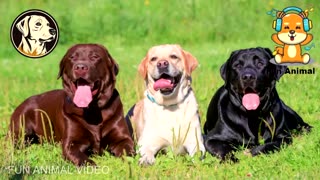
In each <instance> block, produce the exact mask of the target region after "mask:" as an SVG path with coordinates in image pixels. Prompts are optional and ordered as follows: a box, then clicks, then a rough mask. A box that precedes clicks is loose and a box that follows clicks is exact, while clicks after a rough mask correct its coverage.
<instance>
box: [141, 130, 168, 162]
mask: <svg viewBox="0 0 320 180" xmlns="http://www.w3.org/2000/svg"><path fill="white" fill-rule="evenodd" d="M138 146H139V147H140V148H139V153H140V155H141V158H140V159H139V164H140V165H152V164H154V162H155V155H156V154H157V152H158V151H159V150H161V149H162V148H164V147H166V146H168V141H166V140H164V139H162V138H161V137H154V138H152V137H150V136H149V137H147V138H141V140H140V141H139V143H138Z"/></svg>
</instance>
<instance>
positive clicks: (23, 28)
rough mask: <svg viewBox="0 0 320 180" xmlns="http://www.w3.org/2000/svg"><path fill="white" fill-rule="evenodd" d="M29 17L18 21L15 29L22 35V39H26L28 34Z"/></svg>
mask: <svg viewBox="0 0 320 180" xmlns="http://www.w3.org/2000/svg"><path fill="white" fill-rule="evenodd" d="M30 18H31V16H26V17H24V18H23V19H22V20H20V21H19V22H18V23H17V25H16V27H17V28H18V30H19V31H20V32H21V33H22V35H23V36H24V37H27V36H28V34H29V20H30Z"/></svg>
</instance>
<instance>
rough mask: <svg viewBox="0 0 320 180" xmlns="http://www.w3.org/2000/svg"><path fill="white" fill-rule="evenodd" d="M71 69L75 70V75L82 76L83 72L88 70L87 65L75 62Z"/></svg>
mask: <svg viewBox="0 0 320 180" xmlns="http://www.w3.org/2000/svg"><path fill="white" fill-rule="evenodd" d="M73 70H74V72H75V74H76V75H78V76H83V75H85V74H86V73H87V72H88V70H89V68H88V66H87V65H85V64H76V65H75V66H74V67H73Z"/></svg>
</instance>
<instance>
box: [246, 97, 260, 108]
mask: <svg viewBox="0 0 320 180" xmlns="http://www.w3.org/2000/svg"><path fill="white" fill-rule="evenodd" d="M259 104H260V98H259V96H258V95H257V94H255V93H248V94H245V95H244V96H243V97H242V105H243V106H244V107H245V108H246V109H247V110H255V109H257V108H258V106H259Z"/></svg>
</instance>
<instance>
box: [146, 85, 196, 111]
mask: <svg viewBox="0 0 320 180" xmlns="http://www.w3.org/2000/svg"><path fill="white" fill-rule="evenodd" d="M191 91H192V88H191V87H190V88H189V89H188V92H187V94H186V95H185V96H184V97H183V99H182V100H181V101H179V102H177V103H175V104H170V105H163V104H159V103H157V101H156V100H155V99H154V97H153V96H152V95H151V94H150V93H149V92H148V91H147V93H146V96H147V98H148V99H149V100H150V101H151V102H152V103H155V104H157V105H158V106H164V107H172V106H176V105H178V104H180V103H181V102H183V101H184V100H185V99H186V98H187V97H188V96H189V94H190V92H191Z"/></svg>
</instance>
